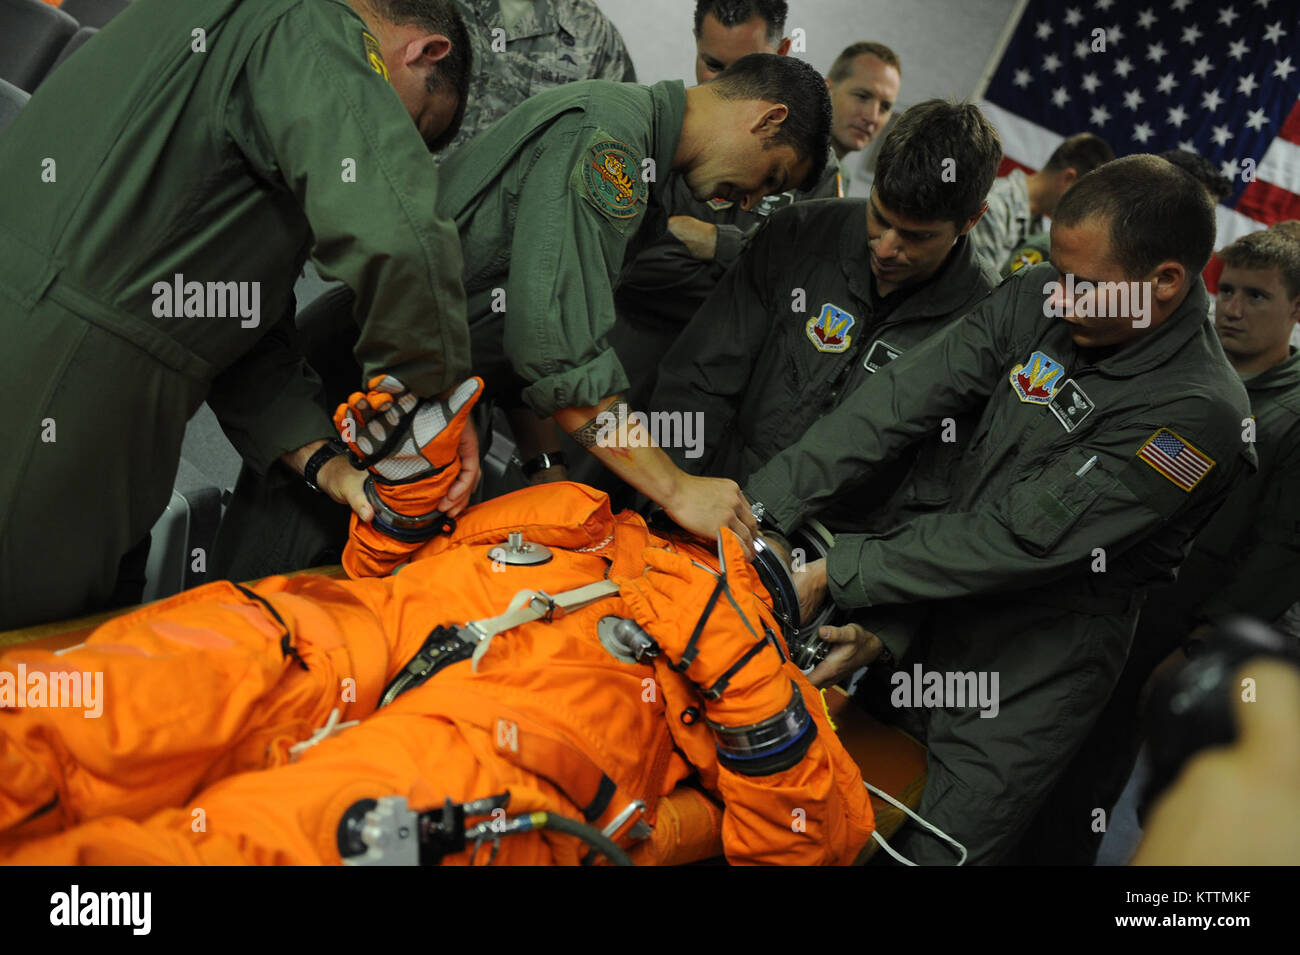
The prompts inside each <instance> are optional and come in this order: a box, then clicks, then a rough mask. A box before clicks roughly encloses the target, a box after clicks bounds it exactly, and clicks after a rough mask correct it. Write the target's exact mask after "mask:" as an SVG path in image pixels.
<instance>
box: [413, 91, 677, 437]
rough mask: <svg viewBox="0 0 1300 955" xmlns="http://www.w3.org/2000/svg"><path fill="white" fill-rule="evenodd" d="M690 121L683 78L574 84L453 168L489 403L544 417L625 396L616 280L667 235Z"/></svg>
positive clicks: (445, 195)
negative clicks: (672, 186)
mask: <svg viewBox="0 0 1300 955" xmlns="http://www.w3.org/2000/svg"><path fill="white" fill-rule="evenodd" d="M685 110H686V91H685V88H684V86H683V84H682V83H681V82H680V81H677V80H671V81H667V82H663V83H656V84H655V85H654V86H649V87H646V86H636V85H633V84H630V83H611V82H607V81H603V80H588V81H585V82H580V83H570V84H568V85H566V86H561V87H559V88H557V89H553V90H549V91H547V92H545V93H540V94H539V95H537V96H534V97H533V98H532V99H530V100H528V101H527V102H526V103H524V104H523V105H522V106H520V107H519V108H517V109H515V110H514V111H513V112H511V113H510V114H509V115H508V116H506V117H505V118H504V119H502V120H501V121H500V122H498V123H497V124H495V125H494V126H492V127H491V128H489V129H487V130H485V131H484V132H483V133H481V134H480V135H479V136H477V137H476V138H475V139H474V140H472V141H471V142H469V143H467V144H466V145H465V146H464V147H462V148H461V149H460V150H459V151H458V152H457V153H456V154H455V155H453V156H449V157H448V158H447V160H446V161H445V162H444V163H443V164H442V167H441V169H440V173H441V176H442V180H441V182H442V184H441V188H440V189H439V194H438V212H439V214H440V215H444V216H447V217H448V218H451V219H454V220H455V222H456V226H457V228H458V229H459V230H460V239H461V245H462V247H463V249H464V253H465V262H466V267H465V292H466V295H467V296H468V305H467V308H468V314H469V322H470V334H471V336H472V340H473V352H474V369H475V373H476V374H480V375H482V376H483V378H484V380H485V381H486V383H487V392H486V393H487V395H489V396H494V395H495V396H500V397H502V398H503V399H504V400H506V401H507V402H509V401H511V400H514V399H515V398H516V396H521V397H522V401H523V402H524V403H525V404H527V405H528V406H529V407H531V408H532V409H533V410H534V411H535V412H536V413H537V414H538V415H540V416H542V417H544V418H545V417H549V416H551V415H553V414H554V413H555V412H556V411H559V410H560V409H562V408H582V407H590V406H592V405H595V404H596V403H597V402H599V401H600V400H601V399H602V398H605V397H607V396H609V395H613V394H618V393H621V392H624V391H626V389H627V385H628V381H627V375H626V374H625V373H624V371H623V367H622V365H621V363H620V362H619V360H618V356H617V355H616V354H615V352H614V349H613V348H612V347H611V346H610V345H609V342H608V338H607V336H608V333H609V330H610V328H611V327H612V326H613V324H614V295H613V285H614V280H615V279H616V278H617V276H618V273H619V270H620V269H621V268H622V266H623V261H624V258H625V256H626V255H627V254H628V252H629V246H630V245H632V239H633V237H634V236H635V235H636V234H637V232H638V230H641V229H644V230H645V233H648V235H649V236H650V237H653V236H657V235H658V234H659V233H660V232H661V231H662V229H663V227H664V222H665V217H664V214H663V209H662V202H661V199H660V192H661V191H662V190H661V187H660V185H659V184H660V183H661V182H662V181H663V179H664V178H665V177H666V176H667V175H668V173H669V171H670V170H671V169H672V164H673V156H674V154H675V153H676V151H677V144H678V141H679V139H680V138H681V130H682V119H683V117H684V115H685ZM641 241H645V239H644V238H642V239H638V240H637V244H639V243H640V242H641Z"/></svg>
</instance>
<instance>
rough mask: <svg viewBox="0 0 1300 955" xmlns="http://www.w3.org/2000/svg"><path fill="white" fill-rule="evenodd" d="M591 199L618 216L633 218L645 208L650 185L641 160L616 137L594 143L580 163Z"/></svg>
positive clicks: (609, 212) (606, 211)
mask: <svg viewBox="0 0 1300 955" xmlns="http://www.w3.org/2000/svg"><path fill="white" fill-rule="evenodd" d="M579 168H580V171H581V173H582V184H583V188H584V189H585V190H586V194H587V198H588V199H589V200H590V201H591V203H592V205H594V206H595V207H596V208H597V209H599V210H600V211H601V212H603V213H605V215H607V216H610V217H611V218H614V219H631V218H632V217H634V216H635V215H636V214H637V213H639V212H640V211H641V207H642V206H644V205H645V201H646V197H647V195H648V194H649V191H650V190H649V187H648V186H647V185H646V184H645V182H644V181H642V179H641V162H640V160H638V159H637V158H636V157H635V155H634V154H633V152H632V150H631V148H630V147H628V146H626V145H624V144H623V143H620V142H618V141H617V140H614V139H606V140H603V141H601V142H597V143H595V144H593V145H592V146H591V147H590V148H589V149H588V150H587V154H586V155H585V156H583V157H582V162H581V164H580V166H579Z"/></svg>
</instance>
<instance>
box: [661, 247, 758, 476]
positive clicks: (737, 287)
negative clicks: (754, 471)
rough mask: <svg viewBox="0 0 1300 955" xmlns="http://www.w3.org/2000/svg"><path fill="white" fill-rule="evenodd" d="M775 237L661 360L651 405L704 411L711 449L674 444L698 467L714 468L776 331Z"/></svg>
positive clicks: (739, 268)
mask: <svg viewBox="0 0 1300 955" xmlns="http://www.w3.org/2000/svg"><path fill="white" fill-rule="evenodd" d="M772 245H773V241H772V230H770V229H765V230H763V233H762V234H760V235H758V236H757V237H756V238H755V240H754V242H753V243H752V244H751V246H750V249H749V252H748V254H747V255H744V256H742V257H741V260H740V261H739V262H737V263H736V266H735V268H733V269H731V270H730V271H729V272H727V274H726V275H725V276H723V278H722V281H721V282H719V283H718V285H717V287H716V288H715V289H714V290H713V293H712V294H711V295H710V296H709V297H708V298H707V299H706V300H705V302H704V305H703V306H701V308H700V311H699V312H698V314H696V316H695V318H693V319H692V320H691V322H690V324H688V325H687V326H686V328H685V329H684V330H683V331H682V333H681V335H680V336H679V337H678V339H677V341H675V342H674V343H673V346H672V347H671V348H670V349H669V350H668V353H667V354H666V355H665V356H664V359H663V361H662V362H660V365H659V383H658V384H657V385H656V387H655V393H654V397H653V398H652V399H651V401H650V407H651V408H653V409H654V410H656V411H680V412H683V413H686V414H690V413H694V412H700V413H702V414H703V421H704V432H703V435H702V443H703V446H704V454H703V455H701V456H700V457H699V458H695V459H690V458H686V457H685V456H684V454H683V452H682V451H680V450H675V451H669V453H670V454H672V455H673V457H674V459H675V460H676V461H677V463H678V464H679V465H681V466H682V467H683V468H685V469H686V470H689V471H691V472H693V473H696V474H705V473H708V468H709V465H710V463H711V462H712V460H713V457H714V455H715V454H716V453H717V450H718V448H719V447H720V446H721V445H722V438H723V435H725V434H726V432H727V430H728V429H729V428H730V427H731V422H732V420H733V419H734V418H735V416H736V412H737V411H738V410H739V403H740V400H741V398H742V397H743V396H744V394H745V391H746V389H747V388H748V386H749V381H750V377H751V375H752V374H753V371H754V365H755V364H756V363H757V362H758V358H759V355H760V354H761V353H762V350H763V346H764V344H765V343H766V342H767V340H768V338H769V337H770V333H771V315H772V311H773V309H772V301H771V290H770V288H769V287H768V281H767V280H768V277H769V276H770V275H771V274H772V271H771V258H772V253H771V249H772Z"/></svg>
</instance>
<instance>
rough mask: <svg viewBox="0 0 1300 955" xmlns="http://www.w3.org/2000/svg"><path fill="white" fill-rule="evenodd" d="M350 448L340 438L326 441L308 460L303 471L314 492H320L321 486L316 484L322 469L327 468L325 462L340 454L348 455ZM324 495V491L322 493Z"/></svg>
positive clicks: (304, 478) (308, 484) (304, 477)
mask: <svg viewBox="0 0 1300 955" xmlns="http://www.w3.org/2000/svg"><path fill="white" fill-rule="evenodd" d="M347 453H348V446H347V445H346V444H344V443H343V442H342V441H340V440H339V439H338V438H332V439H331V440H329V441H326V442H325V443H324V444H322V445H321V446H320V447H319V448H317V449H316V452H315V453H314V454H313V455H312V456H311V457H310V458H308V459H307V466H306V467H305V468H303V469H302V476H303V480H305V481H306V482H307V486H308V487H310V488H311V489H312V490H313V491H320V486H319V485H318V484H317V483H316V476H317V475H318V474H320V469H321V468H323V467H324V466H325V462H327V461H332V460H334V459H335V458H337V457H338V456H339V455H340V454H347ZM321 493H322V494H324V493H325V492H324V491H321Z"/></svg>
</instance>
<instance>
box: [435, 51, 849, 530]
mask: <svg viewBox="0 0 1300 955" xmlns="http://www.w3.org/2000/svg"><path fill="white" fill-rule="evenodd" d="M829 138H830V102H829V97H828V95H827V92H826V85H825V83H824V82H823V81H822V78H821V76H820V75H819V74H818V73H817V71H816V70H814V69H813V68H812V67H810V66H808V65H807V64H806V63H802V62H800V61H798V60H794V59H791V58H788V57H779V56H774V55H771V54H752V55H750V56H747V57H743V58H741V59H740V60H738V61H737V62H736V63H734V64H732V66H731V67H730V68H729V69H728V70H727V71H726V72H725V73H723V74H722V75H721V76H719V77H718V78H716V79H715V80H713V81H712V82H710V83H707V84H705V85H703V86H696V87H692V88H691V89H685V88H684V84H682V83H681V82H680V81H666V82H663V83H658V84H656V85H654V86H652V87H648V88H647V87H639V86H632V85H628V84H611V83H601V82H599V81H590V82H587V83H573V84H569V85H568V86H566V87H561V88H560V89H556V90H551V91H549V92H547V93H543V94H541V95H540V96H536V97H534V98H533V99H531V100H529V101H528V102H527V103H525V104H524V105H523V106H521V107H519V109H517V110H515V111H514V112H513V113H511V114H510V115H509V116H507V117H506V118H505V119H504V120H502V121H501V122H500V123H498V124H497V125H495V126H493V127H492V128H491V129H489V130H487V131H486V132H485V133H483V135H481V136H480V137H478V138H477V139H476V140H475V141H474V142H472V143H469V144H467V145H466V146H465V147H464V148H463V149H461V150H460V151H459V152H458V153H457V154H456V155H455V156H452V157H450V158H449V159H448V160H447V162H446V163H444V164H443V166H442V172H443V174H444V188H443V191H442V194H441V196H440V199H439V204H438V209H439V212H440V213H442V214H444V215H448V216H450V217H452V218H453V219H455V221H456V224H457V226H458V228H459V230H460V236H461V242H462V244H463V246H464V250H465V260H466V262H467V269H466V279H465V287H466V292H467V294H468V297H469V305H468V311H469V316H470V326H471V334H472V338H473V349H474V360H475V366H476V370H477V371H478V373H479V374H481V375H482V376H483V378H484V379H485V381H486V382H487V388H488V395H489V396H493V395H495V396H496V397H497V398H498V400H500V401H501V403H502V404H503V406H505V407H507V408H509V407H515V408H518V409H521V410H525V409H527V410H528V412H529V413H530V414H531V415H532V417H533V420H535V421H537V420H538V419H547V418H551V417H552V416H554V419H555V424H558V425H559V427H560V428H562V429H563V430H564V431H566V432H568V433H569V434H571V435H573V436H574V439H575V440H576V441H578V443H579V444H581V445H583V446H584V447H585V448H587V449H588V450H589V451H591V453H592V454H593V455H595V456H596V457H597V458H599V459H600V461H601V463H603V464H604V465H605V467H606V468H608V469H609V470H610V471H612V472H614V473H615V474H616V475H617V476H618V477H620V478H622V479H623V480H625V481H627V482H628V483H629V484H631V485H632V486H633V487H635V488H636V489H637V490H639V491H641V492H642V493H644V494H645V495H646V496H647V497H649V498H650V499H652V500H654V501H656V502H658V503H659V504H661V505H663V507H664V508H665V509H666V510H667V511H668V512H669V514H671V515H672V516H673V517H674V518H675V519H676V520H677V521H678V523H679V524H681V525H682V526H683V527H685V528H687V529H688V530H691V531H693V532H695V533H698V534H701V535H703V536H706V537H712V536H714V535H715V534H716V533H717V529H718V527H719V526H720V525H723V526H730V527H731V528H732V529H733V530H735V531H736V532H737V533H738V534H739V535H740V536H741V538H742V540H744V541H745V543H746V544H747V545H748V543H749V542H750V540H751V538H752V532H753V528H754V521H753V517H752V515H751V514H750V513H749V509H748V506H747V505H746V503H745V501H744V497H743V496H742V495H741V494H740V489H739V487H737V486H736V485H735V483H734V482H730V481H713V480H709V479H703V478H698V477H693V476H690V475H687V474H685V473H684V472H681V471H680V470H679V469H677V468H676V467H675V466H674V465H673V464H672V462H671V460H670V459H669V458H668V456H667V455H666V454H665V453H664V452H663V451H662V450H660V449H659V448H657V447H654V446H652V445H651V444H650V442H649V440H648V437H647V436H646V435H643V434H641V433H640V431H638V430H637V428H636V427H635V426H627V427H620V428H619V429H618V431H617V433H610V434H606V435H604V436H602V437H601V438H600V439H599V440H598V439H597V434H598V432H600V421H601V420H605V419H604V418H602V414H603V413H606V412H608V413H609V415H612V416H614V417H616V418H618V420H620V421H626V420H628V419H627V418H626V417H624V416H622V415H620V414H619V407H620V406H622V405H623V403H624V399H623V394H624V392H625V391H626V390H627V387H628V379H627V375H626V374H625V373H624V371H623V368H622V365H621V363H620V361H619V358H618V356H617V355H616V354H615V352H614V350H613V349H612V348H611V347H610V346H609V344H608V343H607V340H606V335H607V334H608V331H609V329H610V327H611V326H612V324H613V318H614V316H613V294H612V286H613V283H614V279H615V278H616V276H617V274H618V269H619V268H620V267H621V265H622V263H623V261H624V258H625V256H626V254H627V251H628V248H629V246H630V245H632V244H633V236H634V235H637V238H638V241H646V240H647V238H648V237H651V236H655V235H658V234H660V233H661V231H662V228H663V224H664V219H665V215H664V210H663V207H662V202H663V199H662V186H661V185H660V183H661V182H662V180H663V178H664V177H665V176H666V175H667V174H668V173H669V172H670V171H672V172H675V173H676V174H677V175H678V176H679V177H680V178H681V180H682V182H683V183H684V184H685V186H686V187H687V188H688V189H689V190H690V192H691V194H692V195H693V196H694V197H695V198H696V199H697V200H698V201H701V202H704V201H707V200H709V199H717V200H721V201H726V202H734V203H736V204H737V205H738V206H740V207H741V208H743V209H752V208H753V207H754V206H755V205H756V204H757V203H758V202H759V201H760V200H761V199H762V198H763V197H764V196H766V195H769V194H771V193H779V192H783V191H785V190H787V189H798V188H801V187H803V186H805V185H806V184H807V183H809V182H816V181H817V180H818V179H819V178H820V177H821V175H822V174H823V172H824V170H825V168H826V163H827V160H828V157H829V148H828V145H827V144H828V142H829ZM638 233H639V234H638ZM524 417H525V418H526V417H527V416H526V415H525V416H524ZM538 424H539V425H540V424H541V422H540V421H538ZM524 431H527V427H526V424H524V425H521V424H520V423H519V416H516V433H517V434H519V433H521V432H524ZM634 432H635V433H634ZM541 434H542V437H541V438H540V439H539V441H544V440H546V439H547V438H546V434H545V431H544V430H542V431H541ZM553 451H558V448H557V447H554V446H552V447H549V448H548V447H539V448H537V450H536V452H534V453H539V452H553Z"/></svg>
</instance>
